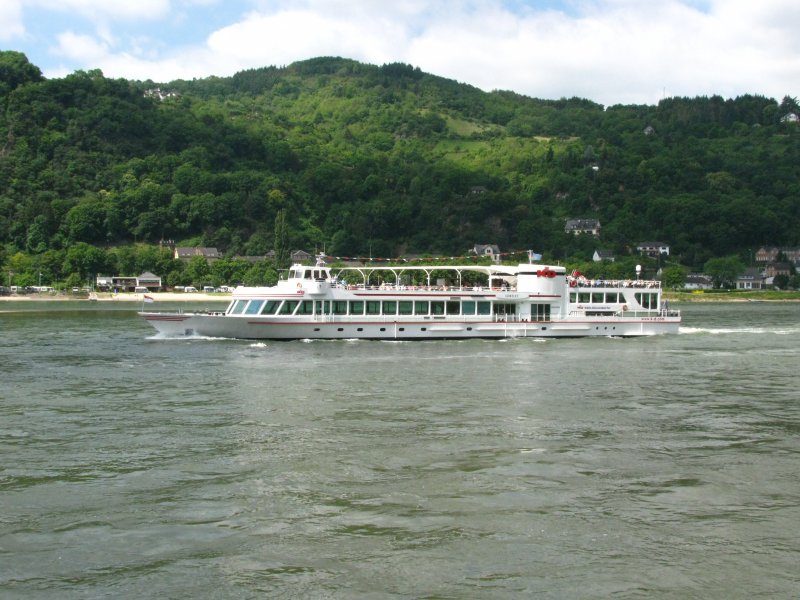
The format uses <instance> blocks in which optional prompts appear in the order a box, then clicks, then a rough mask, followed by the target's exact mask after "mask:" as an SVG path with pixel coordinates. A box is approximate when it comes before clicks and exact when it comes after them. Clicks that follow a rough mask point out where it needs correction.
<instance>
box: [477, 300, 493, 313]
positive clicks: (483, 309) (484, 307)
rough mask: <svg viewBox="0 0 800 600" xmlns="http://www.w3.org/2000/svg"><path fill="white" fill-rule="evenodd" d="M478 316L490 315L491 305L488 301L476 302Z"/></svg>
mask: <svg viewBox="0 0 800 600" xmlns="http://www.w3.org/2000/svg"><path fill="white" fill-rule="evenodd" d="M478 314H479V315H490V314H492V303H491V302H488V301H480V302H478Z"/></svg>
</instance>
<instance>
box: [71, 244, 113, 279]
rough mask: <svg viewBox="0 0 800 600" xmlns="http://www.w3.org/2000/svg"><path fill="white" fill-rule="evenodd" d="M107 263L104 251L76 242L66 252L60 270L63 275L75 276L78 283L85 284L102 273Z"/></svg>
mask: <svg viewBox="0 0 800 600" xmlns="http://www.w3.org/2000/svg"><path fill="white" fill-rule="evenodd" d="M108 262H109V261H108V256H107V255H106V253H105V251H103V250H102V249H100V248H97V247H95V246H91V245H89V244H86V243H84V242H78V243H77V244H75V245H74V246H72V247H71V248H69V249H68V250H67V254H66V257H65V258H64V265H63V268H62V270H63V272H64V273H65V274H70V275H76V276H77V277H78V278H79V281H81V282H86V281H88V280H89V278H90V277H94V276H95V275H96V274H97V273H103V272H104V271H105V270H106V269H107V267H108Z"/></svg>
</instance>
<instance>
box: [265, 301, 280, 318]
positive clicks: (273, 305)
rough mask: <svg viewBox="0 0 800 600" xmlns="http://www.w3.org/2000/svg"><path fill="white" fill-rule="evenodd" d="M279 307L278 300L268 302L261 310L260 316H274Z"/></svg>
mask: <svg viewBox="0 0 800 600" xmlns="http://www.w3.org/2000/svg"><path fill="white" fill-rule="evenodd" d="M280 305H281V301H280V300H269V301H268V302H267V303H266V304H265V305H264V308H263V309H261V314H262V315H274V314H275V313H276V312H278V307H279V306H280Z"/></svg>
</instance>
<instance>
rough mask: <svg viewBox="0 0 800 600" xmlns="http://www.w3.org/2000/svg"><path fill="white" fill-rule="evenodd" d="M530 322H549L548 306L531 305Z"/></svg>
mask: <svg viewBox="0 0 800 600" xmlns="http://www.w3.org/2000/svg"><path fill="white" fill-rule="evenodd" d="M531 320H533V321H549V320H550V305H549V304H531Z"/></svg>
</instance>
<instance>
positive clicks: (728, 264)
mask: <svg viewBox="0 0 800 600" xmlns="http://www.w3.org/2000/svg"><path fill="white" fill-rule="evenodd" d="M703 271H704V272H705V274H706V275H708V276H709V277H711V279H712V280H713V282H714V287H715V288H732V287H734V281H736V277H737V275H739V274H741V273H742V272H744V263H742V261H741V260H740V259H739V257H738V256H726V257H723V258H711V259H709V260H707V261H706V264H705V265H704V266H703Z"/></svg>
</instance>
